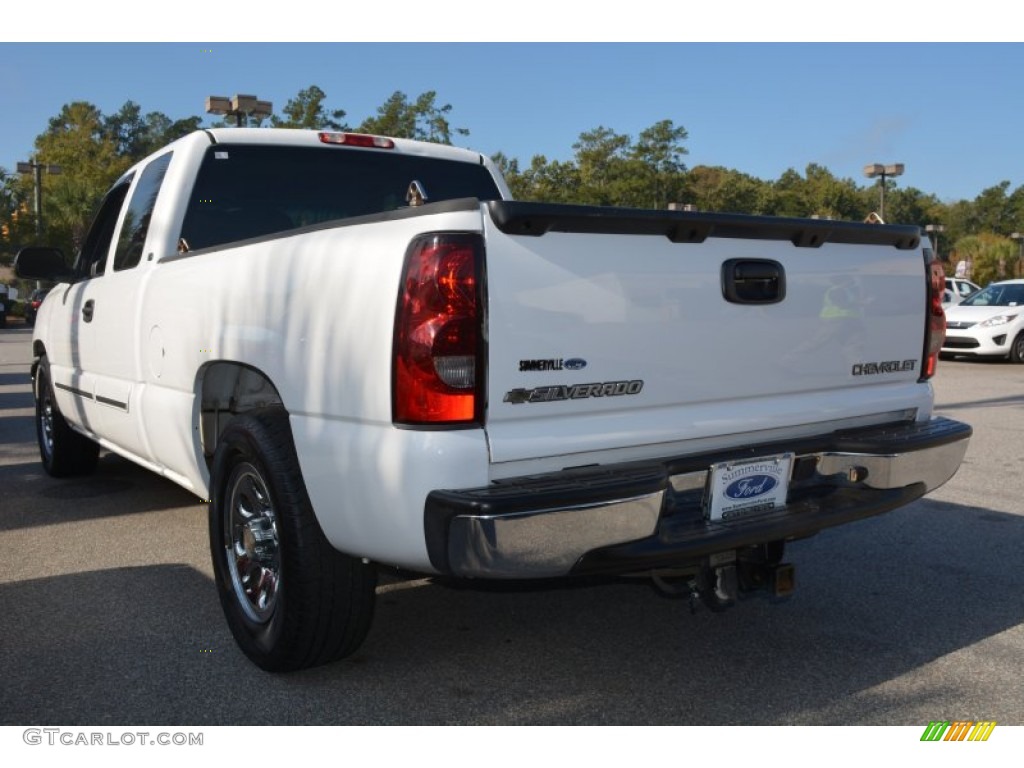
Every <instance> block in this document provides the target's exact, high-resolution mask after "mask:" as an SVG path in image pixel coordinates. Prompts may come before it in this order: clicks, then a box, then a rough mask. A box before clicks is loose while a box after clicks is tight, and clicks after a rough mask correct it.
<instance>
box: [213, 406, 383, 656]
mask: <svg viewBox="0 0 1024 768" xmlns="http://www.w3.org/2000/svg"><path fill="white" fill-rule="evenodd" d="M211 478H212V479H211V486H212V499H211V504H210V550H211V554H212V557H213V570H214V575H215V578H216V582H217V592H218V594H219V597H220V602H221V607H222V608H223V609H224V615H225V617H226V618H227V621H228V626H229V627H230V628H231V633H232V634H233V635H234V637H235V641H236V642H237V643H238V645H239V647H240V648H241V649H242V651H243V652H244V653H245V655H246V656H248V657H249V659H250V660H252V661H253V663H255V664H256V665H257V666H259V667H261V668H262V669H265V670H267V671H269V672H290V671H293V670H297V669H305V668H308V667H315V666H318V665H321V664H327V663H329V662H332V661H336V660H337V659H341V658H343V657H345V656H348V655H350V654H351V653H353V652H355V651H356V649H357V648H359V646H360V644H361V643H362V642H363V639H364V638H365V637H366V633H367V632H369V630H370V623H371V621H372V620H373V608H374V602H375V594H376V586H377V574H376V569H375V568H374V567H373V566H372V565H371V564H368V563H364V562H363V561H362V560H360V559H358V558H354V557H350V556H348V555H344V554H342V553H341V552H338V551H337V550H336V549H334V547H332V546H331V544H330V543H329V542H328V541H327V538H326V537H325V536H324V533H323V531H322V530H321V528H320V525H319V523H317V520H316V516H315V514H314V512H313V507H312V505H311V504H310V501H309V496H308V495H307V493H306V486H305V484H304V483H303V481H302V475H301V473H300V471H299V462H298V458H297V457H296V454H295V446H294V443H293V441H292V437H291V430H290V428H289V424H288V415H287V413H285V411H284V410H282V409H281V408H263V409H259V410H255V411H251V412H249V413H246V414H244V415H242V416H239V417H237V418H236V419H234V420H232V421H231V423H230V424H229V425H228V426H227V428H225V430H224V433H223V434H222V435H221V437H220V440H219V443H218V445H217V451H216V454H215V456H214V460H213V470H212V475H211Z"/></svg>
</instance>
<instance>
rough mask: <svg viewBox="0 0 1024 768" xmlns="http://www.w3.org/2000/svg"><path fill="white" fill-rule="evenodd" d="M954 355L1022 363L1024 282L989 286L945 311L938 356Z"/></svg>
mask: <svg viewBox="0 0 1024 768" xmlns="http://www.w3.org/2000/svg"><path fill="white" fill-rule="evenodd" d="M957 355H964V356H970V357H1005V358H1008V359H1009V360H1010V362H1011V363H1024V280H1004V281H1002V282H999V283H992V284H991V285H989V286H988V287H987V288H983V289H981V290H980V291H978V292H976V293H973V294H971V295H970V296H968V297H967V298H966V299H964V300H963V301H961V302H960V303H959V304H957V305H955V306H952V307H950V308H949V309H948V310H947V311H946V340H945V341H944V342H943V344H942V356H943V357H954V356H957Z"/></svg>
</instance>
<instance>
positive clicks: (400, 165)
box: [181, 144, 501, 251]
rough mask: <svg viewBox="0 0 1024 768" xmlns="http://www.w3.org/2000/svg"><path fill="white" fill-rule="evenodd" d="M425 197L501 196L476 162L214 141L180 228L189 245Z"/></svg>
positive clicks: (201, 245)
mask: <svg viewBox="0 0 1024 768" xmlns="http://www.w3.org/2000/svg"><path fill="white" fill-rule="evenodd" d="M412 181H418V182H420V184H421V185H422V186H423V188H424V190H425V191H426V194H427V197H428V202H438V201H441V200H453V199H457V198H463V197H475V198H477V199H479V200H497V199H500V197H501V194H500V192H499V191H498V188H497V186H496V185H495V183H494V180H493V179H492V178H491V175H490V173H489V172H488V171H487V169H486V168H485V167H484V166H482V165H479V164H476V163H465V162H458V161H452V160H441V159H437V158H430V157H418V156H415V155H405V154H400V153H398V152H395V151H389V150H372V149H370V150H368V149H349V148H344V147H280V146H266V145H263V146H252V145H232V144H218V145H214V146H212V147H210V148H209V149H208V150H207V152H206V156H205V158H204V159H203V163H202V166H201V168H200V170H199V174H198V176H197V177H196V183H195V187H194V188H193V190H192V196H191V199H190V200H189V204H188V208H187V210H186V213H185V220H184V223H183V225H182V232H181V237H182V239H183V240H184V241H185V244H186V245H187V249H188V250H190V251H191V250H197V249H200V248H210V247H213V246H217V245H222V244H225V243H230V242H234V241H238V240H245V239H249V238H253V237H260V236H263V235H270V234H274V233H277V232H283V231H287V230H290V229H296V228H299V227H306V226H310V225H314V224H321V223H324V222H328V221H335V220H338V219H347V218H351V217H354V216H365V215H369V214H375V213H385V212H387V211H393V210H397V209H399V208H404V207H405V206H406V197H405V196H406V192H407V191H408V189H409V185H410V183H411V182H412Z"/></svg>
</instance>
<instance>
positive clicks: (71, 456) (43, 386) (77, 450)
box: [35, 356, 100, 477]
mask: <svg viewBox="0 0 1024 768" xmlns="http://www.w3.org/2000/svg"><path fill="white" fill-rule="evenodd" d="M35 395H36V437H37V438H38V440H39V456H40V458H41V459H42V460H43V469H45V470H46V472H47V474H49V475H52V476H53V477H71V476H73V475H87V474H89V473H90V472H92V471H93V470H95V469H96V460H97V459H98V458H99V455H100V447H99V445H98V444H96V443H95V442H93V441H92V440H90V439H89V438H87V437H85V436H84V435H80V434H79V433H78V432H75V430H73V429H72V428H71V427H70V426H69V425H68V423H67V421H65V420H64V417H63V416H62V415H61V412H60V409H59V408H58V407H57V399H56V398H55V397H54V393H53V384H52V383H51V380H50V363H49V361H48V360H47V359H46V357H45V356H44V357H42V358H40V360H39V367H38V368H37V369H36V381H35Z"/></svg>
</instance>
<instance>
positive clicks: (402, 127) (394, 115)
mask: <svg viewBox="0 0 1024 768" xmlns="http://www.w3.org/2000/svg"><path fill="white" fill-rule="evenodd" d="M451 111H452V105H451V104H445V105H443V106H438V105H437V92H436V91H427V92H426V93H421V94H420V95H419V96H418V97H417V98H416V100H415V101H409V97H408V96H406V95H405V94H404V93H402V92H401V91H395V92H394V93H393V94H391V96H390V97H388V100H387V101H385V102H384V103H383V104H382V105H381V106H379V107H378V108H377V116H376V117H368V118H367V119H366V120H364V121H363V122H362V124H361V125H360V126H359V130H360V131H361V132H362V133H372V134H376V135H378V136H393V137H395V138H401V139H418V140H419V141H433V142H435V143H437V144H451V143H452V135H453V134H454V135H456V136H468V135H469V131H468V130H467V129H465V128H452V126H451V123H450V122H449V121H448V115H449V114H450V113H451Z"/></svg>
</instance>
